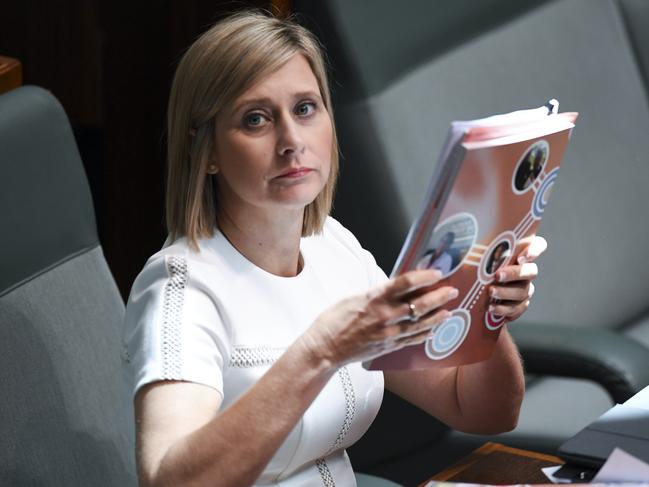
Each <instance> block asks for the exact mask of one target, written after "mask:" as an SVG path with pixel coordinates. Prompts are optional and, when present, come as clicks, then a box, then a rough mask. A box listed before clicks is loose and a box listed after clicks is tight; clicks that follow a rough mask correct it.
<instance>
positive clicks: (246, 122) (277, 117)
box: [212, 54, 333, 216]
mask: <svg viewBox="0 0 649 487" xmlns="http://www.w3.org/2000/svg"><path fill="white" fill-rule="evenodd" d="M215 142H216V148H215V151H214V155H213V161H212V164H214V166H215V167H216V171H215V172H216V173H217V181H218V193H219V195H218V197H219V208H221V209H222V210H223V211H226V212H228V213H230V214H232V215H233V216H234V214H240V211H241V210H244V211H246V210H253V211H254V210H259V209H261V210H263V211H264V212H267V211H268V210H269V209H292V210H302V209H303V208H304V207H305V206H306V205H308V204H309V203H311V202H312V201H313V200H314V199H315V197H316V196H317V195H318V193H320V191H321V190H322V188H323V187H324V185H325V183H326V182H327V179H328V177H329V171H330V167H331V155H332V142H333V129H332V125H331V119H330V118H329V113H328V112H327V110H326V108H325V106H324V103H323V100H322V98H321V96H320V89H319V87H318V82H317V79H316V77H315V75H314V74H313V72H312V70H311V67H310V66H309V63H308V62H307V60H306V58H304V57H303V56H302V55H299V54H298V55H295V56H293V57H292V58H291V59H290V60H289V61H288V62H287V63H286V64H284V65H283V66H282V67H281V68H280V69H278V70H277V71H275V72H274V73H272V74H271V75H269V76H268V77H266V78H263V79H262V80H260V81H259V82H258V83H257V84H255V85H254V86H252V87H251V88H250V89H248V90H247V91H246V92H244V93H243V94H242V95H241V96H239V97H238V98H237V99H236V100H235V101H234V103H233V104H232V106H230V107H228V108H227V109H226V110H224V111H223V112H222V113H221V114H220V115H219V116H218V117H217V119H216V134H215Z"/></svg>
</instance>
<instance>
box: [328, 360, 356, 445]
mask: <svg viewBox="0 0 649 487" xmlns="http://www.w3.org/2000/svg"><path fill="white" fill-rule="evenodd" d="M338 377H339V378H340V382H341V384H342V387H343V394H344V395H345V420H344V421H343V425H342V427H341V428H340V432H339V433H338V436H337V437H336V441H334V444H333V445H332V446H331V448H329V451H328V452H327V454H329V453H331V452H332V451H335V450H337V449H338V448H340V445H342V443H343V440H344V439H345V437H346V436H347V433H349V428H351V426H352V421H354V416H355V415H356V394H355V393H354V385H353V384H352V378H351V376H350V375H349V370H348V369H347V367H341V368H340V369H339V370H338Z"/></svg>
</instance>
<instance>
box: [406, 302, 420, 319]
mask: <svg viewBox="0 0 649 487" xmlns="http://www.w3.org/2000/svg"><path fill="white" fill-rule="evenodd" d="M408 308H410V312H409V313H410V321H417V320H418V319H419V313H417V307H416V306H415V305H414V303H411V302H410V301H408Z"/></svg>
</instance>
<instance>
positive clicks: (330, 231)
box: [321, 216, 367, 255]
mask: <svg viewBox="0 0 649 487" xmlns="http://www.w3.org/2000/svg"><path fill="white" fill-rule="evenodd" d="M321 236H322V239H323V240H325V241H326V242H327V243H329V244H330V245H333V246H336V245H337V246H340V247H341V248H344V249H346V250H347V251H348V252H350V253H351V254H355V255H360V254H363V253H364V252H367V251H366V250H365V249H363V247H362V246H361V244H360V242H359V241H358V239H357V238H356V237H355V236H354V234H353V233H352V232H351V231H349V230H348V229H347V228H345V227H344V226H343V225H342V224H341V223H340V222H339V221H338V220H336V219H335V218H333V217H330V216H329V217H327V219H326V220H325V223H324V225H323V227H322V234H321Z"/></svg>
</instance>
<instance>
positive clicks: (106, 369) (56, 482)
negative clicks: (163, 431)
mask: <svg viewBox="0 0 649 487" xmlns="http://www.w3.org/2000/svg"><path fill="white" fill-rule="evenodd" d="M0 228H2V252H0V388H1V390H0V393H1V394H2V400H1V401H0V418H2V426H1V427H0V428H1V430H0V451H1V452H2V455H0V484H1V485H20V486H22V485H34V486H46V485H47V486H66V487H71V486H79V487H81V486H83V487H87V486H94V485H102V486H104V485H105V486H115V487H117V486H119V487H128V486H134V485H136V479H135V467H134V459H133V458H132V456H133V455H132V451H133V450H132V439H131V437H132V426H131V424H132V410H131V406H130V404H129V403H128V402H125V401H123V397H124V396H123V395H122V394H121V389H120V387H121V381H120V379H121V376H120V374H121V369H120V360H121V358H120V353H121V350H122V348H121V346H120V338H119V334H120V327H121V321H122V317H123V313H124V304H123V302H122V299H121V297H120V295H119V293H118V290H117V287H116V286H115V282H114V281H113V278H112V276H111V273H110V270H109V269H108V266H107V265H106V261H105V259H104V256H103V252H102V248H101V246H100V244H99V241H98V238H97V232H96V227H95V216H94V212H93V205H92V200H91V197H90V191H89V189H88V183H87V180H86V176H85V173H84V170H83V166H82V164H81V160H80V158H79V153H78V151H77V146H76V144H75V140H74V138H73V136H72V131H71V129H70V126H69V123H68V119H67V117H66V115H65V113H64V111H63V109H62V107H61V106H60V104H59V103H58V101H56V99H55V98H54V97H53V96H52V95H51V94H50V93H49V92H47V91H45V90H43V89H40V88H37V87H33V86H26V87H22V88H17V89H14V90H11V91H9V92H7V93H5V94H3V95H0Z"/></svg>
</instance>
